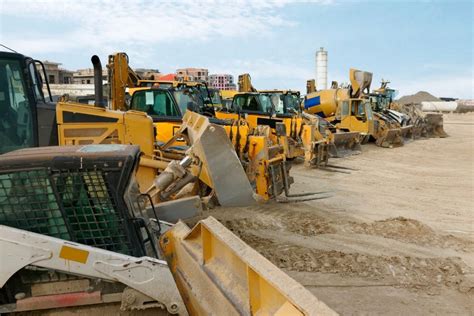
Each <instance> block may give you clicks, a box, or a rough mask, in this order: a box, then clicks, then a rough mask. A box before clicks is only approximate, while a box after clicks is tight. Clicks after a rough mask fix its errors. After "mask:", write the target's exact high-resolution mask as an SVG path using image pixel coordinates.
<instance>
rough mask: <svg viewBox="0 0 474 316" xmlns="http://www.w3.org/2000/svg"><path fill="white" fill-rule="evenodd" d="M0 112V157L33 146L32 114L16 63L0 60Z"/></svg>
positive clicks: (21, 72)
mask: <svg viewBox="0 0 474 316" xmlns="http://www.w3.org/2000/svg"><path fill="white" fill-rule="evenodd" d="M0 113H1V115H0V154H2V153H6V152H8V151H12V150H16V149H19V148H23V147H33V145H34V135H33V120H32V116H33V114H32V112H31V107H30V103H29V100H28V97H27V94H26V89H25V80H24V76H23V71H22V68H21V66H20V62H19V61H17V60H9V59H6V60H0Z"/></svg>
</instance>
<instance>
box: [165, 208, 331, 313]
mask: <svg viewBox="0 0 474 316" xmlns="http://www.w3.org/2000/svg"><path fill="white" fill-rule="evenodd" d="M160 247H161V250H162V251H163V254H164V256H165V258H166V260H167V262H168V265H169V267H170V269H171V273H172V274H173V277H174V279H175V282H176V285H177V286H178V290H179V291H180V293H181V295H182V297H183V301H184V302H185V304H186V307H187V309H188V312H189V314H190V315H337V314H336V312H334V311H333V310H331V309H330V308H329V307H328V306H327V305H326V304H324V303H323V302H321V301H319V300H318V299H317V298H316V297H315V296H314V295H313V294H312V293H311V292H309V291H308V290H307V289H306V288H304V287H303V285H301V284H299V283H298V282H296V281H295V280H293V279H292V278H290V277H289V276H288V275H287V274H285V273H284V272H283V271H281V270H280V269H278V268H277V267H276V266H275V265H273V264H272V263H271V262H270V261H268V260H267V259H265V258H264V257H263V256H262V255H260V254H259V253H258V252H257V251H255V250H254V249H252V248H251V247H249V246H248V245H247V244H245V243H244V242H243V241H242V240H241V239H240V238H238V237H237V236H235V235H234V234H233V233H232V232H230V231H229V230H228V229H227V228H225V227H224V226H223V225H222V224H221V223H219V222H218V221H217V220H216V219H215V218H213V217H208V218H207V219H205V220H202V221H200V222H199V223H198V224H197V225H196V226H195V227H194V228H193V229H190V228H189V227H188V226H186V225H185V224H184V223H183V222H179V223H178V224H176V225H175V226H174V227H173V228H171V229H170V230H168V231H167V232H166V233H165V234H164V235H163V236H162V237H161V239H160Z"/></svg>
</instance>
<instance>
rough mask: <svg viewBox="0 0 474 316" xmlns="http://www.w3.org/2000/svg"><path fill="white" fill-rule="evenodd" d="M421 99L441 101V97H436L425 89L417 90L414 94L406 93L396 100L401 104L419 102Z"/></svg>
mask: <svg viewBox="0 0 474 316" xmlns="http://www.w3.org/2000/svg"><path fill="white" fill-rule="evenodd" d="M423 101H441V99H438V98H437V97H435V96H434V95H432V94H431V93H428V92H426V91H418V92H417V93H415V94H412V95H406V96H403V97H401V98H400V99H398V100H397V102H398V103H400V104H403V105H405V104H421V102H423Z"/></svg>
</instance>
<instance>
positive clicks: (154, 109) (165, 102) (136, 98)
mask: <svg viewBox="0 0 474 316" xmlns="http://www.w3.org/2000/svg"><path fill="white" fill-rule="evenodd" d="M131 108H132V109H133V110H137V111H142V112H146V113H147V114H149V115H151V116H160V117H162V116H176V117H181V114H180V113H179V111H178V109H177V108H176V106H175V104H174V103H173V100H172V99H171V96H170V95H169V93H168V92H167V91H165V90H141V91H137V92H135V93H134V94H133V98H132V105H131Z"/></svg>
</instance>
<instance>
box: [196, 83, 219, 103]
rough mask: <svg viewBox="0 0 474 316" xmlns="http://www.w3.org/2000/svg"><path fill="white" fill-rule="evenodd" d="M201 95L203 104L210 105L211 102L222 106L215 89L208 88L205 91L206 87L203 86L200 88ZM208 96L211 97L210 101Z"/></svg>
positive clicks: (217, 91)
mask: <svg viewBox="0 0 474 316" xmlns="http://www.w3.org/2000/svg"><path fill="white" fill-rule="evenodd" d="M201 95H202V97H203V99H204V101H205V103H208V104H210V103H211V102H212V104H222V99H221V96H220V94H219V90H217V89H209V88H208V89H206V87H205V86H203V87H201ZM209 95H210V96H211V98H210V99H209Z"/></svg>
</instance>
